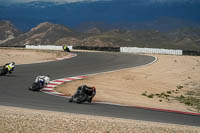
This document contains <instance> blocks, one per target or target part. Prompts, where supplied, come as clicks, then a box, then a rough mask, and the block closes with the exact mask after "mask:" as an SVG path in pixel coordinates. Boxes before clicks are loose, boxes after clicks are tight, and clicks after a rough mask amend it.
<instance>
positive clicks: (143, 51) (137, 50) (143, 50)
mask: <svg viewBox="0 0 200 133" xmlns="http://www.w3.org/2000/svg"><path fill="white" fill-rule="evenodd" d="M67 47H68V48H69V49H70V50H72V49H77V50H95V51H110V52H126V53H141V54H165V55H191V56H200V51H198V50H196V51H195V50H173V49H158V48H138V47H97V46H95V47H92V46H67ZM26 48H27V49H46V50H63V48H62V46H53V45H38V46H36V45H26Z"/></svg>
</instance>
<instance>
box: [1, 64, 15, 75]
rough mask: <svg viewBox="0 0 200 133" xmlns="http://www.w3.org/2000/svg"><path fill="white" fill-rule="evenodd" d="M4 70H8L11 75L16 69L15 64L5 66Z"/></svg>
mask: <svg viewBox="0 0 200 133" xmlns="http://www.w3.org/2000/svg"><path fill="white" fill-rule="evenodd" d="M3 68H4V69H7V70H8V72H9V73H10V74H11V73H12V72H13V71H14V69H15V62H10V63H7V64H5V65H4V66H3Z"/></svg>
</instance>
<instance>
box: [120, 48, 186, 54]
mask: <svg viewBox="0 0 200 133" xmlns="http://www.w3.org/2000/svg"><path fill="white" fill-rule="evenodd" d="M120 52H128V53H143V54H168V55H183V51H182V50H171V49H158V48H137V47H120Z"/></svg>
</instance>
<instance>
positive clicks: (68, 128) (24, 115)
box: [0, 106, 200, 133]
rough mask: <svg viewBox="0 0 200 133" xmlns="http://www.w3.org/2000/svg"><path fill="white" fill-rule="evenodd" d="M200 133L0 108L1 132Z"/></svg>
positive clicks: (153, 124) (191, 129)
mask: <svg viewBox="0 0 200 133" xmlns="http://www.w3.org/2000/svg"><path fill="white" fill-rule="evenodd" d="M64 132H65V133H158V132H159V133H200V128H199V127H193V126H183V125H175V124H164V123H163V124H161V123H157V122H144V121H138V120H127V119H117V118H106V117H98V116H86V115H78V114H68V113H59V112H52V111H43V110H30V109H22V108H15V107H4V106H0V133H64Z"/></svg>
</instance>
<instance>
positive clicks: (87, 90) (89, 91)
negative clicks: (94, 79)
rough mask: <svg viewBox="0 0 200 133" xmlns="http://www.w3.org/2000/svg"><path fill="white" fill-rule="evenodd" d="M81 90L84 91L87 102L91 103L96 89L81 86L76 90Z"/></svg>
mask: <svg viewBox="0 0 200 133" xmlns="http://www.w3.org/2000/svg"><path fill="white" fill-rule="evenodd" d="M81 89H82V90H84V92H85V94H87V96H88V98H87V101H88V102H89V103H91V102H92V99H93V97H94V96H95V95H96V88H95V87H89V86H87V85H83V86H80V87H78V90H81Z"/></svg>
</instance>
